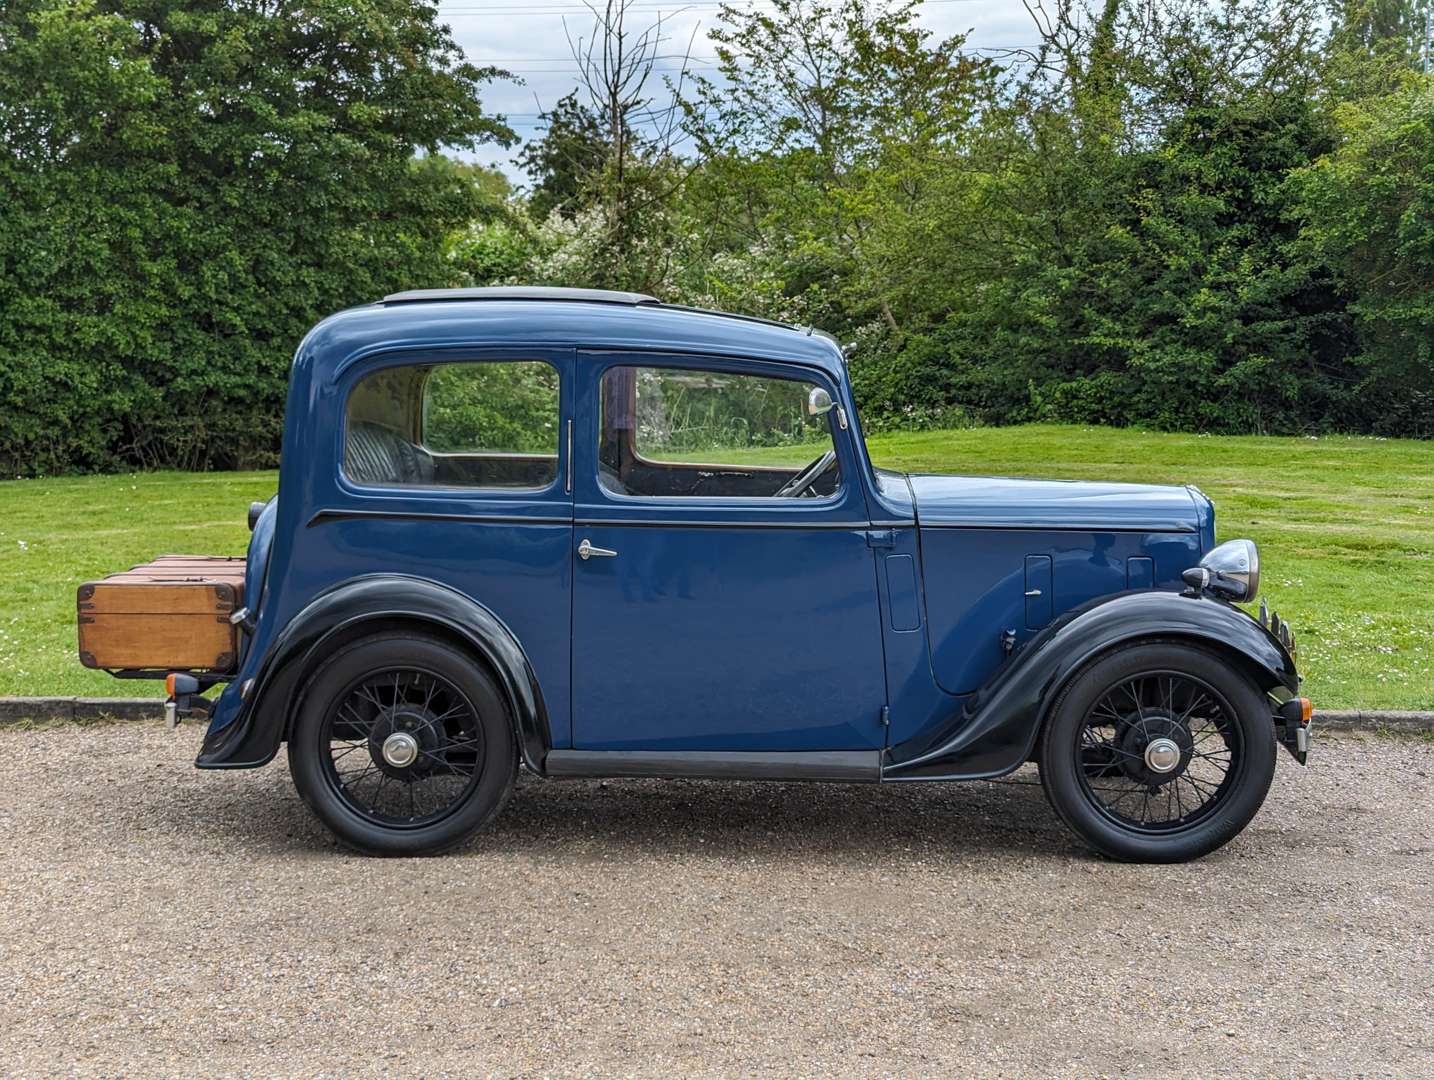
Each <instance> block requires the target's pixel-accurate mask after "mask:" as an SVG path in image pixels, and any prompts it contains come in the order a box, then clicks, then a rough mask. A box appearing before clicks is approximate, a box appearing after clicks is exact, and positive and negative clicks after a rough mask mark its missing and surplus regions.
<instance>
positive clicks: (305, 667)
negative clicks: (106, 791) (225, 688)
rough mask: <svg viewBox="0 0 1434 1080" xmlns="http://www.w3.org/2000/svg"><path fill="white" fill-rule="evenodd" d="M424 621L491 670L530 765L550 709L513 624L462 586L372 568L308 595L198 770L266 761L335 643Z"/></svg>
mask: <svg viewBox="0 0 1434 1080" xmlns="http://www.w3.org/2000/svg"><path fill="white" fill-rule="evenodd" d="M394 625H406V626H427V627H430V628H432V629H433V630H435V631H437V632H439V633H442V634H444V635H445V636H448V637H451V638H456V639H458V640H459V641H461V642H463V643H465V644H466V645H467V646H468V647H469V648H471V649H472V650H473V651H474V652H476V653H477V654H478V655H479V656H480V657H482V658H483V660H484V661H485V662H486V663H487V665H488V666H489V667H490V668H491V669H492V672H493V675H494V677H495V678H497V680H498V683H499V686H500V687H501V688H502V690H503V691H504V693H505V695H506V696H507V699H508V704H509V708H510V710H511V712H512V714H513V723H514V729H515V730H514V735H515V737H516V738H517V740H518V745H519V747H520V749H521V751H522V754H523V760H524V761H525V762H526V763H527V765H528V766H529V767H530V768H533V769H535V770H536V769H541V767H542V763H543V759H544V758H545V757H546V756H547V752H548V750H549V749H550V748H551V745H552V742H551V735H550V732H549V728H548V713H547V709H546V707H545V706H544V704H543V695H542V693H541V691H540V689H539V687H538V680H537V676H536V675H535V674H534V672H533V668H532V665H531V664H529V662H528V657H527V655H526V654H525V653H524V652H523V648H522V646H521V645H520V644H519V643H518V640H517V638H516V637H514V635H513V632H512V631H511V630H509V629H508V627H507V625H505V624H504V623H503V621H502V620H501V619H499V618H498V617H497V616H496V615H494V614H493V613H492V612H491V611H489V610H488V609H487V608H485V607H483V606H482V605H481V604H478V603H476V602H475V601H473V600H472V599H470V598H469V597H467V596H464V595H463V594H462V593H460V592H457V591H455V590H453V589H450V588H449V587H448V586H446V585H440V584H439V583H438V582H436V581H429V580H427V579H426V578H416V577H408V576H403V575H396V574H375V575H371V576H365V577H361V578H355V579H353V580H351V581H347V582H345V583H343V584H342V585H339V586H337V587H336V588H334V589H331V590H329V591H328V592H325V593H323V594H322V595H320V596H318V597H316V598H315V599H314V600H313V601H312V602H311V603H310V604H309V605H308V606H307V607H305V608H304V609H303V610H302V611H300V612H299V613H298V614H297V615H295V616H294V617H293V619H292V620H290V622H289V624H288V625H287V626H285V627H284V629H283V630H282V631H281V632H280V633H279V635H278V637H276V638H275V640H274V644H273V645H272V646H271V647H270V648H269V650H268V651H267V653H266V654H265V656H264V659H263V661H262V663H261V665H260V668H259V672H258V674H257V675H256V676H255V677H254V686H253V689H252V690H251V691H250V693H249V694H248V695H247V696H246V698H245V700H244V702H243V704H242V705H241V707H240V710H239V713H238V715H237V716H235V717H234V719H233V720H232V721H231V722H230V723H228V724H226V725H225V726H224V727H223V728H220V729H218V730H214V731H211V732H210V733H209V734H208V735H206V737H205V739H204V746H203V748H202V749H201V750H200V753H199V758H198V760H197V761H196V762H195V764H196V765H198V766H199V767H200V768H201V769H242V768H251V767H254V766H258V765H264V764H266V763H268V762H269V761H271V760H272V759H273V757H274V755H275V754H276V753H278V750H279V745H280V744H281V743H282V742H283V740H284V739H285V738H286V737H287V735H288V730H289V725H290V723H291V721H292V719H293V716H294V711H295V709H296V708H297V706H298V703H299V695H300V693H301V692H302V689H303V686H304V683H305V681H306V680H307V678H308V675H309V673H310V672H311V671H312V670H313V669H314V666H315V665H316V664H318V663H319V662H320V661H321V660H322V659H323V658H324V657H325V656H327V655H328V654H329V653H330V652H331V651H332V650H333V649H334V648H337V647H338V645H339V644H341V643H342V642H343V641H347V640H352V639H353V638H355V637H357V636H360V635H362V634H364V633H366V632H368V630H370V629H372V630H374V631H377V630H380V629H383V628H384V627H385V626H394Z"/></svg>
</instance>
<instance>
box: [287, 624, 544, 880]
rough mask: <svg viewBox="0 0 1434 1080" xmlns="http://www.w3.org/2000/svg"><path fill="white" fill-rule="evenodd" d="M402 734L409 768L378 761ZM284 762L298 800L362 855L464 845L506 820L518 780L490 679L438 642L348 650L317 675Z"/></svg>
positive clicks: (508, 724)
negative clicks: (392, 739)
mask: <svg viewBox="0 0 1434 1080" xmlns="http://www.w3.org/2000/svg"><path fill="white" fill-rule="evenodd" d="M390 681H391V684H392V688H391V689H390ZM400 733H403V734H407V735H409V736H410V738H409V741H410V742H412V743H413V744H414V749H413V750H412V753H413V754H414V757H413V759H412V764H411V765H408V766H406V767H398V766H395V765H394V764H393V763H392V762H390V761H387V760H386V759H385V758H384V755H383V753H382V748H383V745H384V740H385V739H387V738H390V737H392V736H394V735H398V734H400ZM336 747H337V748H338V749H336ZM404 748H406V747H404ZM288 753H289V770H290V772H291V773H292V775H293V778H294V786H295V787H296V788H298V791H299V794H300V796H302V797H303V800H304V801H305V802H306V803H308V805H309V807H310V808H311V809H312V810H313V811H314V813H315V814H317V815H318V817H319V819H320V820H321V821H323V823H324V824H325V825H327V826H328V827H329V828H330V829H331V830H332V831H333V832H334V834H335V835H336V836H337V837H338V838H339V839H340V840H341V841H343V843H345V844H347V845H348V846H350V847H352V848H354V849H356V850H358V851H360V852H363V853H365V854H369V855H432V854H436V853H438V852H441V851H445V850H447V849H449V848H452V847H454V846H456V845H457V844H460V843H462V842H463V841H464V840H466V839H467V838H468V837H469V836H471V835H472V834H473V833H474V832H475V831H477V830H478V829H480V828H482V827H483V826H484V825H485V824H487V823H488V822H489V821H490V820H492V819H493V818H494V817H495V816H496V815H497V814H498V812H499V811H500V810H501V809H502V808H503V805H504V803H506V802H507V801H508V797H509V795H510V794H511V793H512V790H513V782H514V778H515V775H516V772H517V748H516V745H515V743H514V739H513V725H512V721H511V719H510V715H509V710H508V706H507V702H506V700H505V698H504V696H503V694H502V692H501V691H500V690H499V688H498V686H497V684H496V683H495V682H494V681H493V679H492V678H491V677H490V676H489V674H488V672H487V671H486V670H485V669H484V668H483V666H482V665H481V664H479V663H478V662H477V661H476V660H474V658H473V657H472V656H470V655H469V654H468V653H466V652H463V651H462V650H460V649H457V648H454V647H453V646H452V645H450V644H448V643H447V642H444V641H442V640H439V639H437V638H432V637H427V636H421V635H413V634H402V633H384V634H377V635H374V636H372V637H366V638H362V639H360V640H358V641H355V642H352V643H350V644H348V645H345V646H344V647H343V648H341V649H340V650H339V651H338V652H336V653H335V654H334V655H333V656H331V657H330V658H329V659H327V660H326V661H325V662H324V663H323V665H322V666H320V667H319V668H318V669H317V670H316V671H315V672H314V674H313V676H312V677H311V678H310V679H309V681H308V683H307V684H306V686H305V689H304V696H303V701H302V704H301V705H300V709H299V714H298V717H297V718H296V720H295V722H294V728H293V731H292V732H291V733H290V737H289V747H288ZM405 785H406V786H405ZM420 786H422V787H423V788H424V795H425V797H426V799H427V801H426V802H424V803H423V804H421V805H420V804H419V802H418V797H417V793H418V790H419V788H420ZM375 791H376V793H375ZM405 811H409V813H408V814H407V815H406V817H405Z"/></svg>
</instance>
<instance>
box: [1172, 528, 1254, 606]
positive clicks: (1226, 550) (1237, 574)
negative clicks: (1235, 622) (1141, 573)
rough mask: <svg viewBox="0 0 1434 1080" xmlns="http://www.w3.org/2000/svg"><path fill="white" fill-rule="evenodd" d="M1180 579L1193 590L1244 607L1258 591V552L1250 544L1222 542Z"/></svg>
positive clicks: (1235, 541)
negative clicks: (1207, 591) (1213, 595)
mask: <svg viewBox="0 0 1434 1080" xmlns="http://www.w3.org/2000/svg"><path fill="white" fill-rule="evenodd" d="M1180 576H1181V577H1182V578H1183V579H1184V581H1185V584H1187V585H1189V586H1190V587H1191V588H1193V589H1208V590H1209V591H1210V592H1212V593H1214V594H1215V595H1216V596H1218V597H1220V598H1221V599H1222V600H1233V601H1236V602H1238V603H1241V604H1248V603H1249V602H1250V601H1251V600H1253V599H1254V598H1255V596H1256V595H1257V594H1258V593H1259V591H1260V549H1259V548H1257V547H1255V542H1254V541H1253V540H1226V541H1225V542H1224V543H1223V544H1220V545H1219V546H1218V547H1214V548H1211V549H1210V550H1209V551H1208V552H1206V553H1205V557H1204V558H1203V559H1201V560H1200V563H1199V565H1197V566H1192V567H1191V568H1190V569H1189V570H1186V571H1185V573H1183V574H1181V575H1180Z"/></svg>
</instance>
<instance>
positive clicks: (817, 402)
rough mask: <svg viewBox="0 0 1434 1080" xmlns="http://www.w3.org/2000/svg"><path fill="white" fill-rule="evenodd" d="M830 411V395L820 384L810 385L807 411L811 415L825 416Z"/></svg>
mask: <svg viewBox="0 0 1434 1080" xmlns="http://www.w3.org/2000/svg"><path fill="white" fill-rule="evenodd" d="M831 411H832V396H831V395H830V394H829V393H827V392H826V390H824V389H823V388H822V387H820V386H814V387H812V392H811V393H810V394H808V395H807V413H808V415H811V416H825V415H826V414H827V413H829V412H831Z"/></svg>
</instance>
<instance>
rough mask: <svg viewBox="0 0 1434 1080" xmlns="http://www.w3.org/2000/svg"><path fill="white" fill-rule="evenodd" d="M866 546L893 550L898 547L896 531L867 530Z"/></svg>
mask: <svg viewBox="0 0 1434 1080" xmlns="http://www.w3.org/2000/svg"><path fill="white" fill-rule="evenodd" d="M866 544H867V546H868V547H874V548H892V547H895V546H896V530H895V529H867V530H866Z"/></svg>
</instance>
